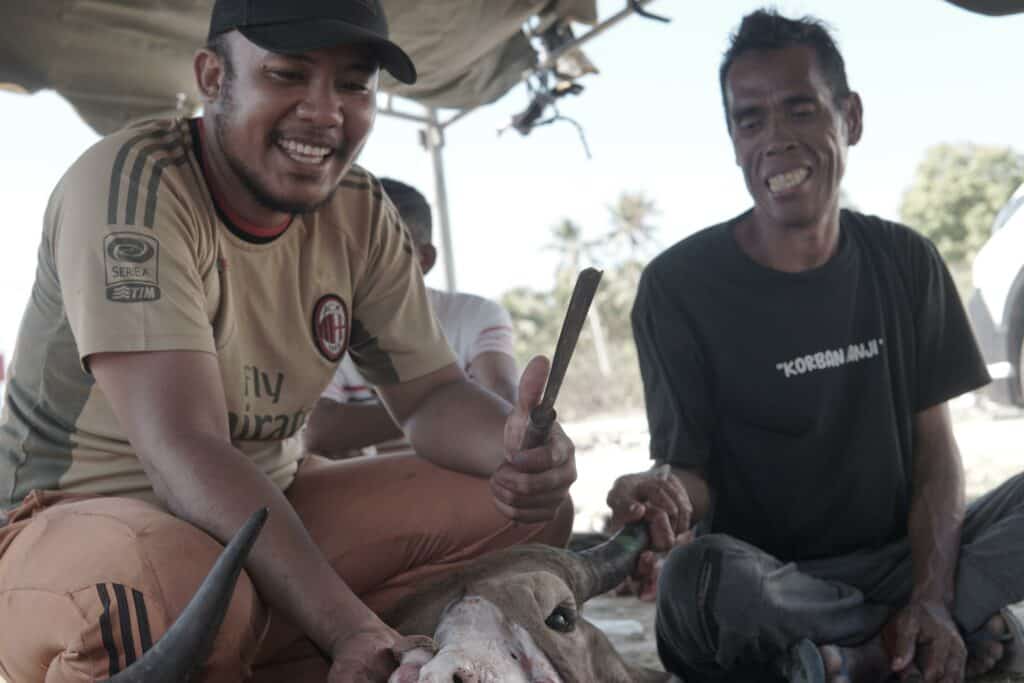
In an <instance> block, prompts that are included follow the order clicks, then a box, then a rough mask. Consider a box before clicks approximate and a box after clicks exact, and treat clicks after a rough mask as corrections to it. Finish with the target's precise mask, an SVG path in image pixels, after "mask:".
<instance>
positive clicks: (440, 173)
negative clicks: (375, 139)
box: [378, 0, 654, 291]
mask: <svg viewBox="0 0 1024 683" xmlns="http://www.w3.org/2000/svg"><path fill="white" fill-rule="evenodd" d="M652 2H654V0H638V2H637V3H636V5H637V6H639V7H641V8H643V7H644V6H646V5H648V4H650V3H652ZM636 13H637V11H636V7H634V6H633V5H627V6H626V8H625V9H623V10H621V11H620V12H617V13H616V14H614V15H612V16H611V17H609V18H608V19H605V20H604V21H602V22H599V23H598V24H597V25H596V26H594V28H592V29H590V30H589V31H587V32H586V33H585V34H583V35H582V36H580V37H578V38H574V39H573V40H572V41H570V42H568V43H566V44H565V45H563V46H562V47H560V48H559V49H558V50H555V51H554V52H552V53H551V54H549V55H546V56H545V57H544V58H543V59H542V60H540V61H539V62H538V63H537V65H536V66H535V67H534V69H533V70H532V71H530V72H527V73H524V74H523V76H522V78H521V79H520V83H521V82H522V81H525V80H526V79H527V78H528V77H529V76H530V74H531V73H533V71H537V70H542V69H549V68H551V67H553V66H554V65H555V63H556V62H557V61H558V58H559V57H561V56H562V55H564V54H565V53H566V52H568V51H570V50H573V49H576V48H578V47H581V46H583V45H584V44H586V43H588V42H590V41H591V40H593V39H594V38H596V37H597V36H599V35H601V34H602V33H604V32H605V31H607V30H608V29H610V28H611V27H613V26H615V25H616V24H618V23H620V22H622V21H623V20H624V19H626V18H628V17H629V16H630V15H631V14H636ZM394 99H395V96H394V95H387V97H386V99H385V104H384V106H383V107H380V108H379V109H378V111H379V113H380V114H382V115H384V116H391V117H393V118H396V119H402V120H403V121H411V122H413V123H418V124H420V125H421V126H423V127H422V128H421V129H420V142H421V143H422V144H423V148H424V149H425V150H426V151H427V153H429V154H430V158H431V162H432V164H433V167H434V201H435V205H436V208H437V217H438V222H439V223H440V225H439V226H438V228H439V230H438V232H439V233H440V236H441V248H442V252H443V254H444V272H445V284H446V286H447V288H448V291H454V290H455V247H454V245H453V244H452V234H451V218H450V216H449V211H448V188H447V185H446V183H445V174H444V155H443V152H442V150H443V148H444V132H445V130H446V129H447V128H448V127H449V126H451V125H454V124H455V123H457V122H459V121H460V120H462V119H463V118H465V117H466V116H469V115H470V114H472V113H473V112H474V111H476V110H477V109H479V107H468V108H466V109H460V110H459V111H457V112H456V113H455V114H453V115H452V116H450V117H449V118H448V119H446V120H444V121H441V120H440V118H439V116H438V110H437V108H436V107H427V108H426V114H413V113H410V112H406V111H402V110H400V109H396V108H395V103H394Z"/></svg>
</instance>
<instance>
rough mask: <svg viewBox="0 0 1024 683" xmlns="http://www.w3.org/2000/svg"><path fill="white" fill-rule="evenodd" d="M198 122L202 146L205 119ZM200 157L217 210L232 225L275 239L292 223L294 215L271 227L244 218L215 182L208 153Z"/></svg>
mask: <svg viewBox="0 0 1024 683" xmlns="http://www.w3.org/2000/svg"><path fill="white" fill-rule="evenodd" d="M197 123H198V124H199V125H198V126H197V128H198V129H199V144H200V147H202V143H203V135H204V134H205V132H204V125H203V123H204V119H203V118H202V117H200V118H199V119H197ZM199 157H200V163H201V165H202V168H203V177H204V178H205V179H206V186H207V187H209V188H210V194H211V195H212V196H213V202H214V204H216V205H217V210H218V211H220V213H222V214H223V215H224V217H226V218H227V219H228V220H229V221H231V223H232V225H231V227H233V228H235V229H237V230H238V231H240V232H243V233H245V234H247V235H250V236H252V237H256V238H258V239H260V240H270V239H273V238H275V237H277V236H278V235H280V234H281V233H283V232H284V231H285V230H287V229H288V226H289V225H291V223H292V219H293V218H294V216H289V217H288V218H287V220H285V221H284V222H283V223H281V224H280V225H276V226H271V227H269V228H268V227H265V226H262V225H256V224H255V223H252V222H250V221H247V220H245V219H244V218H242V216H240V215H239V214H238V212H237V211H235V210H233V209H232V208H231V205H230V204H228V201H227V199H226V198H225V197H224V195H223V194H221V192H220V190H219V188H218V187H217V185H216V184H215V183H214V182H213V180H212V175H211V174H210V169H209V167H208V166H207V161H206V155H205V154H201V155H199Z"/></svg>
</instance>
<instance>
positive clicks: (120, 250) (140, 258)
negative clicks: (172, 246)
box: [103, 232, 160, 303]
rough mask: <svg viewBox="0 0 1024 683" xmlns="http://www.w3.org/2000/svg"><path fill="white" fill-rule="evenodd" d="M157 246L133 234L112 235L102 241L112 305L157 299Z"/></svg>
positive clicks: (158, 283) (158, 279) (152, 241)
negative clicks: (113, 303)
mask: <svg viewBox="0 0 1024 683" xmlns="http://www.w3.org/2000/svg"><path fill="white" fill-rule="evenodd" d="M159 261H160V243H159V242H158V241H157V240H156V239H155V238H153V237H148V236H146V235H140V234H138V233H134V232H115V233H111V234H109V235H107V236H106V237H105V238H104V240H103V262H104V266H105V267H106V274H107V299H109V300H110V301H113V302H115V303H138V302H140V301H156V300H158V299H159V298H160V276H159Z"/></svg>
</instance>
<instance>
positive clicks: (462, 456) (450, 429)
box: [377, 364, 512, 477]
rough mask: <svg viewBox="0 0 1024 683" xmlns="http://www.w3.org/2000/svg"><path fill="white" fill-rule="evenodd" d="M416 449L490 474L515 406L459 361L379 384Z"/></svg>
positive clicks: (446, 463) (450, 465)
mask: <svg viewBox="0 0 1024 683" xmlns="http://www.w3.org/2000/svg"><path fill="white" fill-rule="evenodd" d="M377 392H378V393H379V394H380V396H381V398H382V399H383V401H384V402H385V403H386V404H387V406H388V408H389V410H390V412H391V414H392V415H393V416H394V417H395V420H396V421H397V422H398V423H399V424H400V425H402V427H403V430H404V431H405V434H406V436H408V437H409V441H411V442H412V445H413V448H414V449H415V450H416V453H417V454H419V455H421V456H423V457H425V458H427V459H428V460H430V461H431V462H434V463H436V464H438V465H440V466H442V467H445V468H447V469H451V470H455V471H458V472H464V473H466V474H474V475H477V476H482V477H489V476H490V475H491V474H493V473H494V471H495V470H497V469H498V467H499V466H500V465H501V463H502V462H504V460H505V451H504V449H503V447H502V446H503V442H502V435H503V433H504V429H505V420H506V418H507V417H508V415H509V414H510V413H511V412H512V406H511V405H510V404H509V403H507V402H505V401H503V400H502V399H500V398H498V397H497V396H495V395H494V394H492V393H491V392H489V391H486V390H484V389H482V388H481V387H479V386H478V385H476V384H474V383H473V382H471V381H470V380H469V379H468V378H467V377H466V375H465V373H463V372H462V370H460V369H459V367H458V366H457V365H455V364H451V365H447V366H445V367H443V368H441V369H440V370H437V371H435V372H432V373H430V374H428V375H424V376H423V377H419V378H417V379H413V380H410V381H407V382H402V383H399V384H388V385H381V386H378V387H377Z"/></svg>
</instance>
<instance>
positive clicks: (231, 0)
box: [209, 0, 416, 83]
mask: <svg viewBox="0 0 1024 683" xmlns="http://www.w3.org/2000/svg"><path fill="white" fill-rule="evenodd" d="M233 29H237V30H238V31H239V32H240V33H241V34H242V35H243V36H245V37H246V38H248V39H249V40H250V41H252V42H253V43H255V44H257V45H259V46H260V47H262V48H263V49H264V50H270V51H271V52H280V53H281V54H298V53H300V52H308V51H310V50H318V49H321V48H326V47H334V46H335V45H342V44H360V45H368V46H370V47H371V48H372V49H373V52H374V54H375V55H376V57H377V59H378V60H380V65H381V67H383V68H384V69H387V71H388V73H390V74H391V75H392V76H394V77H395V78H397V79H398V80H399V81H401V82H402V83H415V82H416V67H415V66H413V63H412V60H411V59H409V55H407V54H406V53H405V52H404V51H403V50H402V48H400V47H398V46H397V45H395V44H394V43H392V42H391V41H390V40H388V21H387V18H386V17H385V16H384V8H383V7H381V4H380V0H216V2H215V3H214V5H213V14H212V15H211V16H210V35H209V37H210V38H211V39H212V38H214V37H216V36H218V35H220V34H221V33H226V32H227V31H231V30H233Z"/></svg>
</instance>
